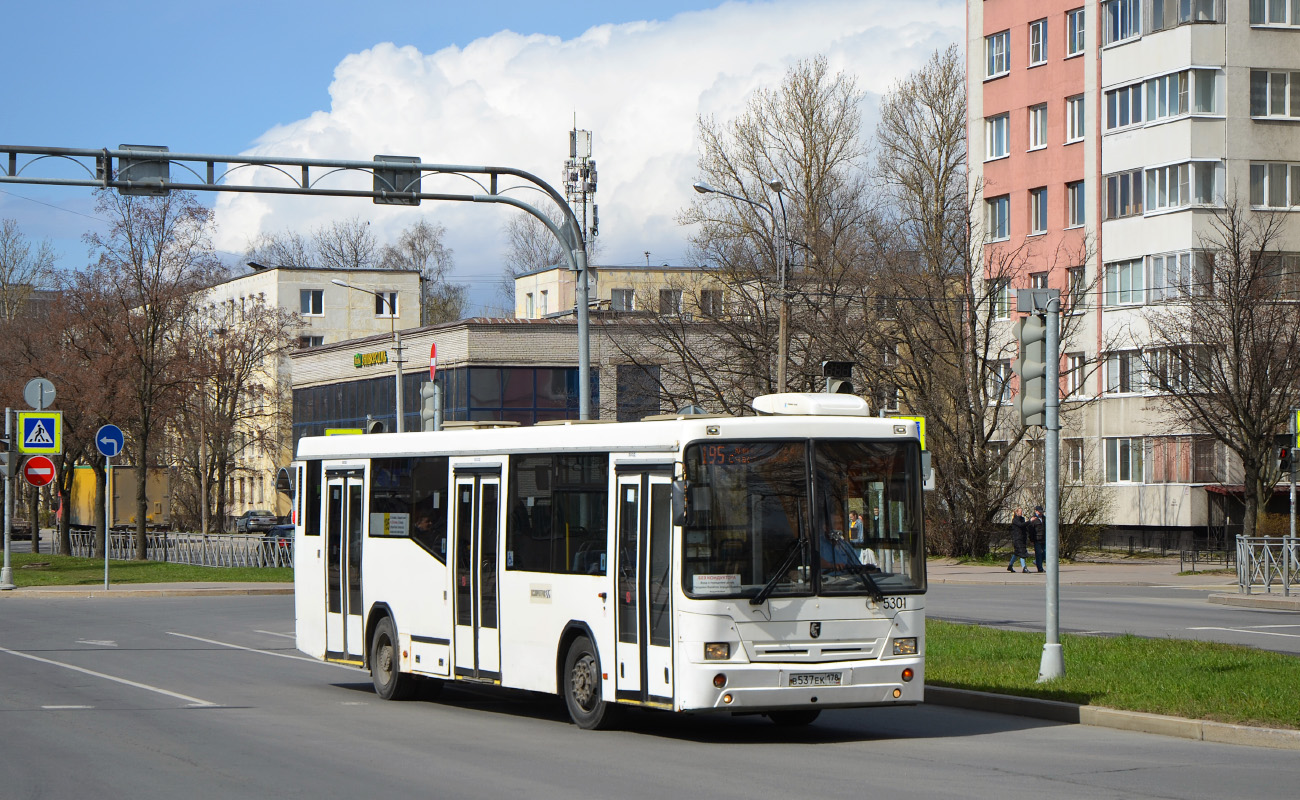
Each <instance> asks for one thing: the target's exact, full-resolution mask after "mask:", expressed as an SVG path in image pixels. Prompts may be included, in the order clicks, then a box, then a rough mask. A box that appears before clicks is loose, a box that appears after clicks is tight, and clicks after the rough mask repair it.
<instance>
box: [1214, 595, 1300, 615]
mask: <svg viewBox="0 0 1300 800" xmlns="http://www.w3.org/2000/svg"><path fill="white" fill-rule="evenodd" d="M1209 599H1210V602H1211V603H1218V604H1219V605H1223V606H1237V607H1239V608H1272V609H1275V610H1278V611H1300V595H1291V596H1289V597H1288V596H1285V595H1277V594H1236V593H1233V594H1224V593H1217V592H1216V593H1215V594H1212V595H1210V598H1209Z"/></svg>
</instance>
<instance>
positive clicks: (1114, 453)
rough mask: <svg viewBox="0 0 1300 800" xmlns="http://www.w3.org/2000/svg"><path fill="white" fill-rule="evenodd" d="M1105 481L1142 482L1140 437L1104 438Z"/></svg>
mask: <svg viewBox="0 0 1300 800" xmlns="http://www.w3.org/2000/svg"><path fill="white" fill-rule="evenodd" d="M1106 482H1107V483H1141V482H1142V439H1141V438H1140V437H1134V438H1118V439H1107V440H1106Z"/></svg>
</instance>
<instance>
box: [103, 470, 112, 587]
mask: <svg viewBox="0 0 1300 800" xmlns="http://www.w3.org/2000/svg"><path fill="white" fill-rule="evenodd" d="M112 508H113V457H112V456H106V457H105V458H104V591H106V592H107V591H108V548H109V545H110V544H111V542H112V539H113V535H112V525H113V512H112Z"/></svg>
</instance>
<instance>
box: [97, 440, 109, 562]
mask: <svg viewBox="0 0 1300 800" xmlns="http://www.w3.org/2000/svg"><path fill="white" fill-rule="evenodd" d="M94 469H95V512H94V519H95V558H103V557H104V553H105V552H107V549H108V524H109V522H110V521H109V520H108V519H106V518H105V516H104V508H105V507H104V503H105V501H106V499H107V497H108V476H107V474H106V473H105V472H104V463H103V462H102V461H101V462H99V463H97V464H95V467H94Z"/></svg>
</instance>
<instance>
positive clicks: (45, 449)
mask: <svg viewBox="0 0 1300 800" xmlns="http://www.w3.org/2000/svg"><path fill="white" fill-rule="evenodd" d="M18 431H19V432H20V433H21V434H22V436H21V438H20V439H19V440H18V449H19V450H21V451H22V452H24V453H44V454H45V455H59V454H60V453H62V452H63V412H62V411H19V412H18Z"/></svg>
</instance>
